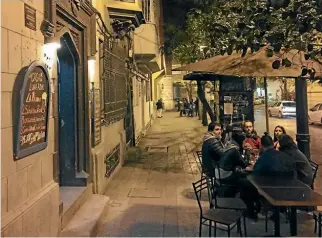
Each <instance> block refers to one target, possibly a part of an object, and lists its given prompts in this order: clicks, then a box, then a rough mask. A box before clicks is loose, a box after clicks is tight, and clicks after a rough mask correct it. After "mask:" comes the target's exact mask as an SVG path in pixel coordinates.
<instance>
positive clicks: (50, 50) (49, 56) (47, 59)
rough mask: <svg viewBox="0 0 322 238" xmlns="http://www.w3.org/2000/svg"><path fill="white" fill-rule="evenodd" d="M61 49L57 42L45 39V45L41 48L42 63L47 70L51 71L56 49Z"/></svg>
mask: <svg viewBox="0 0 322 238" xmlns="http://www.w3.org/2000/svg"><path fill="white" fill-rule="evenodd" d="M60 47H61V45H60V43H59V42H57V40H55V39H54V38H46V41H45V44H44V46H43V52H44V63H45V65H46V67H47V69H48V70H51V68H52V66H53V64H54V61H55V57H56V53H57V49H59V48H60Z"/></svg>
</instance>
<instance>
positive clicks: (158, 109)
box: [156, 98, 163, 118]
mask: <svg viewBox="0 0 322 238" xmlns="http://www.w3.org/2000/svg"><path fill="white" fill-rule="evenodd" d="M156 106H157V111H158V117H159V118H161V117H162V110H163V102H162V98H160V99H159V100H158V102H157V103H156Z"/></svg>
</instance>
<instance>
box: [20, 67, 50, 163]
mask: <svg viewBox="0 0 322 238" xmlns="http://www.w3.org/2000/svg"><path fill="white" fill-rule="evenodd" d="M49 95H50V91H49V77H48V71H47V70H46V68H45V67H44V66H43V65H42V64H41V63H40V64H39V63H38V62H34V63H32V64H31V65H30V66H29V68H28V70H27V73H26V74H25V76H24V79H23V84H22V88H21V90H20V95H19V96H20V100H19V101H20V107H19V112H18V113H19V117H18V119H19V121H18V123H17V125H18V128H17V129H18V130H17V134H16V138H15V139H16V143H15V153H14V154H15V159H21V158H23V157H26V156H28V155H30V154H33V153H36V152H38V151H40V150H43V149H45V148H46V147H47V128H48V111H49Z"/></svg>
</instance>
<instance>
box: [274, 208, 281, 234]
mask: <svg viewBox="0 0 322 238" xmlns="http://www.w3.org/2000/svg"><path fill="white" fill-rule="evenodd" d="M274 216H275V237H279V236H280V208H279V207H275V214H274Z"/></svg>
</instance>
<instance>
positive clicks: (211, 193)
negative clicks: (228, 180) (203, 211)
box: [206, 176, 220, 208]
mask: <svg viewBox="0 0 322 238" xmlns="http://www.w3.org/2000/svg"><path fill="white" fill-rule="evenodd" d="M206 179H207V184H208V198H209V204H210V208H212V206H214V207H215V208H216V207H217V195H218V191H217V189H218V188H219V187H220V183H219V182H218V180H216V178H214V177H212V178H210V177H208V176H206ZM213 199H214V200H215V204H212V200H213Z"/></svg>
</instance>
